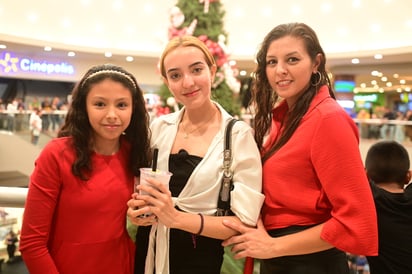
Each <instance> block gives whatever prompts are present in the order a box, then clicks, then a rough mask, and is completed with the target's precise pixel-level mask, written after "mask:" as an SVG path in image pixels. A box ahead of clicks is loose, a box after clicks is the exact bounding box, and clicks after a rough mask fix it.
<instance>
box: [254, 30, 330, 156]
mask: <svg viewBox="0 0 412 274" xmlns="http://www.w3.org/2000/svg"><path fill="white" fill-rule="evenodd" d="M285 36H292V37H295V38H298V39H302V41H303V43H304V45H305V48H306V51H307V53H308V54H309V56H310V58H311V60H312V62H315V59H316V56H317V55H318V54H321V61H320V64H319V67H318V72H319V73H315V74H312V77H311V80H310V81H311V83H315V85H313V84H311V83H309V84H308V88H307V90H306V91H304V92H303V93H302V95H301V96H300V98H299V100H297V102H296V104H295V105H294V107H293V109H292V110H291V113H290V114H289V115H288V118H287V120H286V121H284V127H285V128H284V130H283V131H282V133H281V136H280V137H279V139H278V140H277V141H276V142H275V143H273V144H272V145H271V147H269V148H267V149H265V150H264V154H263V155H262V162H265V161H266V160H267V159H268V158H269V157H270V156H272V155H273V154H274V153H275V152H276V151H277V150H279V149H280V148H281V147H282V146H283V145H285V144H286V143H287V142H288V140H289V139H290V137H291V136H292V135H293V133H294V132H295V130H296V128H297V127H298V126H299V123H300V121H301V119H302V117H303V116H304V115H305V113H306V112H307V111H308V108H309V105H310V103H311V102H312V99H313V98H314V97H315V95H316V93H317V91H318V90H319V88H320V87H321V86H322V85H327V86H328V87H329V93H330V95H331V96H332V98H335V95H334V92H333V89H332V85H331V81H330V79H329V76H328V73H327V71H326V57H325V53H324V51H323V49H322V47H321V45H320V43H319V40H318V37H317V35H316V33H315V31H314V30H313V29H312V28H310V27H309V26H307V25H306V24H303V23H289V24H281V25H278V26H277V27H275V28H274V29H272V30H271V31H270V32H269V33H268V34H267V35H266V37H265V38H264V40H263V42H262V44H261V47H260V49H259V51H258V53H257V56H256V60H257V67H256V70H255V80H254V86H253V90H252V104H253V105H254V107H255V112H256V114H255V119H254V129H255V140H256V142H257V144H258V147H259V149H260V150H262V148H263V140H264V137H265V136H266V134H267V133H268V132H269V130H270V127H271V123H272V110H273V108H274V106H275V104H276V102H278V100H279V96H278V94H277V93H276V91H275V90H273V89H272V87H271V86H270V84H269V80H268V78H267V75H266V55H267V51H268V49H269V46H270V45H271V43H272V42H273V41H275V40H277V39H280V38H283V37H285Z"/></svg>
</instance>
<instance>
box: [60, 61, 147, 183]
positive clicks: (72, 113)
mask: <svg viewBox="0 0 412 274" xmlns="http://www.w3.org/2000/svg"><path fill="white" fill-rule="evenodd" d="M105 79H111V80H113V81H116V82H119V83H121V84H122V85H124V86H125V87H126V88H128V89H129V90H130V92H131V94H132V102H133V110H132V117H131V120H130V124H129V126H128V127H127V128H126V130H125V135H124V136H122V138H123V140H127V141H128V142H129V143H130V146H131V149H130V156H129V164H128V169H129V170H130V171H131V172H132V173H133V174H134V175H136V176H137V175H139V168H140V167H145V166H148V165H149V162H150V130H149V115H148V113H147V111H146V105H145V100H144V98H143V92H142V90H141V89H140V87H139V85H138V83H137V81H136V79H135V77H134V76H133V75H132V74H131V73H129V72H128V71H126V70H124V69H123V68H122V67H118V66H115V65H111V64H105V65H99V66H94V67H92V68H90V69H89V70H88V71H87V72H86V74H85V75H84V76H83V78H82V79H81V80H80V82H78V83H77V84H76V86H75V87H74V89H73V91H72V102H71V104H70V107H69V110H68V113H67V116H66V119H65V122H64V125H63V126H62V128H61V129H60V131H59V133H58V137H65V136H71V137H72V140H73V147H74V149H75V151H76V156H77V158H76V160H75V161H74V163H73V165H72V173H73V174H74V175H75V176H77V177H79V178H81V179H82V180H87V179H88V176H87V174H88V173H89V172H90V171H91V170H92V166H91V153H92V149H91V145H92V136H93V129H92V127H91V125H90V123H89V118H88V114H87V108H86V98H87V95H88V94H89V91H90V89H91V88H92V86H93V85H95V84H97V83H100V82H101V81H103V80H105Z"/></svg>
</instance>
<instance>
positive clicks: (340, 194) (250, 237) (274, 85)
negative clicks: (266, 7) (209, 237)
mask: <svg viewBox="0 0 412 274" xmlns="http://www.w3.org/2000/svg"><path fill="white" fill-rule="evenodd" d="M257 62H258V65H257V69H256V79H255V90H254V91H255V93H254V102H253V103H254V107H255V108H256V116H255V122H254V127H255V139H256V141H257V143H258V146H259V147H260V149H261V154H262V162H263V192H264V194H265V202H264V205H263V209H262V220H261V221H260V222H259V223H258V226H257V228H250V227H246V226H242V225H241V224H234V223H233V222H230V221H229V220H227V221H224V224H226V225H227V226H229V227H231V228H233V229H236V230H237V231H239V232H240V235H237V236H233V237H231V238H230V239H228V240H226V241H225V242H224V245H225V246H228V245H233V247H232V248H233V251H234V252H236V253H237V255H236V258H242V257H247V256H250V257H255V258H259V259H262V260H261V272H260V273H261V274H268V273H293V274H299V273H317V274H322V273H325V274H326V273H333V274H340V273H349V269H348V263H347V260H346V254H345V252H349V253H352V254H359V255H360V254H362V255H376V254H377V251H378V233H377V220H376V212H375V207H374V202H373V197H372V194H371V190H370V188H369V184H368V180H367V177H366V174H365V171H364V167H363V163H362V159H361V155H360V152H359V134H358V129H357V127H356V125H355V123H354V122H353V121H352V119H351V118H350V117H349V115H347V114H346V112H345V111H344V110H343V108H342V107H340V105H339V104H338V103H337V102H336V100H335V96H334V93H333V89H332V85H331V82H330V79H329V76H328V73H327V72H326V68H325V64H326V57H325V53H324V51H323V49H322V48H321V46H320V43H319V41H318V38H317V36H316V33H315V32H314V31H313V30H312V29H311V28H310V27H309V26H307V25H305V24H302V23H291V24H282V25H279V26H277V27H275V28H274V29H273V30H272V31H270V32H269V33H268V34H267V36H266V37H265V39H264V41H263V43H262V45H261V48H260V51H259V52H258V55H257Z"/></svg>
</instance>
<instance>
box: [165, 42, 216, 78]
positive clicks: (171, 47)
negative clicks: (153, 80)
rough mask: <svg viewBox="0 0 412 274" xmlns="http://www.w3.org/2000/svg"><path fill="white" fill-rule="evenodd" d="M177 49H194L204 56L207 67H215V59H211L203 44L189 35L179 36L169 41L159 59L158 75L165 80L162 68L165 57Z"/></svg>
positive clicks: (211, 56)
mask: <svg viewBox="0 0 412 274" xmlns="http://www.w3.org/2000/svg"><path fill="white" fill-rule="evenodd" d="M179 47H195V48H198V49H200V50H201V51H202V52H203V54H204V55H205V61H206V63H207V65H208V66H209V68H210V67H212V66H214V65H216V61H215V58H213V55H212V54H211V53H210V51H209V49H208V47H207V46H206V45H205V43H203V42H202V41H201V40H200V39H199V38H197V37H195V36H190V35H185V36H179V37H174V38H173V39H171V40H170V41H169V43H168V44H167V45H166V47H165V49H164V51H163V53H162V55H161V57H160V73H161V74H162V76H163V77H164V78H167V75H166V70H165V67H164V61H165V58H166V56H167V55H168V54H169V53H170V52H172V51H173V50H175V49H177V48H179Z"/></svg>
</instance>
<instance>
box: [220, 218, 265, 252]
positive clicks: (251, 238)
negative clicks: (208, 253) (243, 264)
mask: <svg viewBox="0 0 412 274" xmlns="http://www.w3.org/2000/svg"><path fill="white" fill-rule="evenodd" d="M223 224H224V225H225V226H227V227H229V228H231V229H233V230H235V231H237V232H239V233H240V234H238V235H235V236H232V237H230V238H229V239H227V240H225V241H223V243H222V245H223V246H224V247H226V246H230V245H232V248H231V250H232V252H234V253H235V255H234V258H235V259H240V258H245V257H253V258H258V259H268V258H272V257H273V255H271V252H270V250H271V248H272V247H273V246H272V245H273V241H272V240H273V238H272V237H271V236H270V235H269V234H268V233H267V232H266V229H265V227H264V226H263V222H262V220H261V219H260V218H259V220H258V223H257V227H256V228H252V227H249V226H246V225H243V224H239V223H235V222H232V221H229V220H223Z"/></svg>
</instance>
